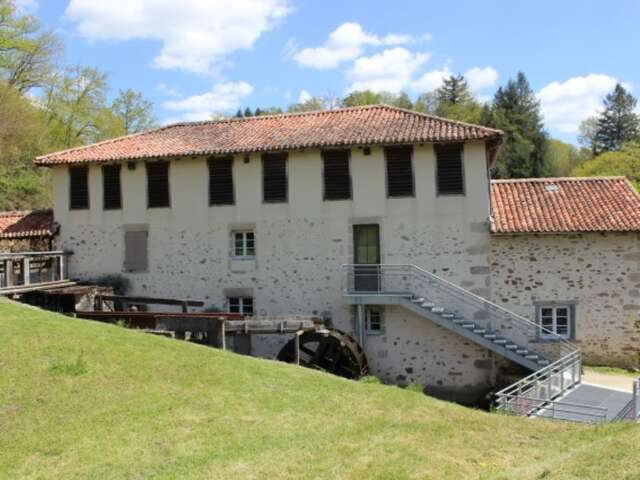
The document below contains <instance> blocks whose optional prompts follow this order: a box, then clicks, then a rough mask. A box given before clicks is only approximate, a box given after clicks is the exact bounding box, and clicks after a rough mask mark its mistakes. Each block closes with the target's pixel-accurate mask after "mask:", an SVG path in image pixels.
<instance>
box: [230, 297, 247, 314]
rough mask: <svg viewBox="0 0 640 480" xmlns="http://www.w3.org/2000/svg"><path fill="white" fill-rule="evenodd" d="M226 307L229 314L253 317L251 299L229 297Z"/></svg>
mask: <svg viewBox="0 0 640 480" xmlns="http://www.w3.org/2000/svg"><path fill="white" fill-rule="evenodd" d="M227 307H228V310H229V312H231V313H241V314H242V315H253V297H229V298H227Z"/></svg>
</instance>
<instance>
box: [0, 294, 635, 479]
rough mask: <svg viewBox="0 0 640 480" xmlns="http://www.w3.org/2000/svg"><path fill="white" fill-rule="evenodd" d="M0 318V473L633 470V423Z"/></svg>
mask: <svg viewBox="0 0 640 480" xmlns="http://www.w3.org/2000/svg"><path fill="white" fill-rule="evenodd" d="M0 327H1V329H0V478H65V479H75V478H82V479H85V478H100V479H102V478H150V477H153V478H245V479H246V478H307V479H311V478H380V479H382V478H456V479H457V478H487V479H488V478H504V479H513V478H554V479H555V478H561V479H565V478H598V479H601V478H612V479H613V478H615V479H619V478H640V462H639V461H638V459H637V450H635V448H636V447H633V445H636V446H637V445H638V444H640V427H639V426H636V425H630V424H618V425H608V426H604V427H583V426H575V425H565V424H561V423H550V422H545V421H534V420H524V419H518V418H509V417H505V416H502V415H496V414H489V413H484V412H480V411H473V410H469V409H465V408H462V407H458V406H456V405H452V404H448V403H444V402H440V401H437V400H434V399H431V398H428V397H425V396H423V395H420V394H417V393H413V392H408V391H403V390H401V389H399V388H395V387H387V386H380V385H368V384H362V383H357V382H351V381H347V380H343V379H340V378H335V377H332V376H329V375H325V374H323V373H320V372H313V371H309V370H305V369H302V368H298V367H294V366H289V365H284V364H279V363H274V362H269V361H264V360H256V359H253V358H248V357H241V356H237V355H234V354H232V353H227V352H221V351H217V350H214V349H210V348H206V347H202V346H197V345H191V344H187V343H184V342H178V341H175V340H170V339H165V338H160V337H155V336H152V335H147V334H143V333H139V332H134V331H130V330H126V329H124V328H120V327H116V326H109V325H102V324H97V323H92V322H87V321H83V320H75V319H70V318H66V317H62V316H59V315H55V314H50V313H46V312H41V311H38V310H35V309H30V308H26V307H23V306H18V305H15V304H10V303H9V302H7V301H3V300H1V299H0ZM81 353H82V354H83V358H84V360H85V361H86V372H85V373H80V374H77V373H79V372H78V371H80V372H81V371H82V369H81V368H80V369H74V368H73V367H70V368H65V365H67V366H70V365H73V364H74V363H75V362H76V360H77V359H78V357H79V355H80V354H81ZM605 459H608V460H605Z"/></svg>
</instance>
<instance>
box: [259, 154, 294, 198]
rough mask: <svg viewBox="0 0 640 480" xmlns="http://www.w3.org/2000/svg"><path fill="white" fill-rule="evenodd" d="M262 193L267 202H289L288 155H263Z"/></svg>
mask: <svg viewBox="0 0 640 480" xmlns="http://www.w3.org/2000/svg"><path fill="white" fill-rule="evenodd" d="M262 192H263V199H264V201H265V202H271V203H278V202H286V201H287V197H288V185H287V154H286V153H265V154H263V155H262Z"/></svg>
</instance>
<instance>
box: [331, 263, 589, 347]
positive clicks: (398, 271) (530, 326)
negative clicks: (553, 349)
mask: <svg viewBox="0 0 640 480" xmlns="http://www.w3.org/2000/svg"><path fill="white" fill-rule="evenodd" d="M372 267H376V268H378V272H376V273H372V274H367V273H358V274H357V275H358V276H361V277H362V276H367V275H369V276H372V277H373V276H388V275H398V276H406V275H421V276H423V277H427V278H428V279H429V280H431V281H434V282H436V283H437V284H440V285H441V286H443V287H445V288H447V289H449V290H453V291H454V292H455V294H457V296H458V297H461V298H462V299H463V301H466V302H475V304H476V305H477V304H480V305H481V306H482V307H483V308H487V309H491V310H494V311H497V312H500V314H502V315H503V316H506V317H507V320H508V321H510V323H511V324H512V325H514V326H516V327H518V328H520V329H523V328H524V329H526V331H527V332H531V331H534V332H543V333H544V334H545V335H546V336H548V339H549V340H551V341H553V342H554V344H555V345H556V346H557V347H558V348H559V349H560V350H561V351H563V352H564V353H565V354H570V353H573V352H575V351H578V348H577V347H576V346H575V345H573V344H572V343H571V342H569V341H568V340H566V339H565V338H563V337H561V336H560V335H558V334H556V333H555V332H553V331H551V330H549V329H547V328H544V327H542V326H541V325H539V324H537V323H535V322H532V321H531V320H529V319H528V318H526V317H523V316H522V315H518V314H517V313H514V312H512V311H510V310H507V309H506V308H504V307H502V306H500V305H498V304H496V303H494V302H492V301H490V300H487V299H486V298H484V297H481V296H480V295H477V294H475V293H473V292H470V291H469V290H466V289H464V288H462V287H460V286H458V285H456V284H455V283H452V282H450V281H448V280H445V279H444V278H441V277H439V276H437V275H435V274H433V273H431V272H428V271H427V270H424V269H422V268H420V267H418V266H416V265H411V264H379V265H376V264H345V265H343V266H342V268H343V270H345V271H346V272H347V274H348V273H355V270H356V269H357V268H372ZM344 290H345V294H346V295H353V294H358V295H362V294H363V293H364V294H366V293H369V292H360V291H357V292H355V291H353V292H352V291H350V290H349V288H345V289H344ZM370 293H371V294H377V295H384V294H389V293H386V292H384V291H382V290H378V291H372V292H370ZM392 293H393V292H392ZM411 293H412V294H417V292H411Z"/></svg>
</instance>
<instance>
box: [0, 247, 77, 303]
mask: <svg viewBox="0 0 640 480" xmlns="http://www.w3.org/2000/svg"><path fill="white" fill-rule="evenodd" d="M69 255H71V252H66V251H62V250H56V251H44V252H6V253H0V293H2V294H6V293H15V292H17V291H24V289H29V288H33V287H40V286H43V285H50V284H56V285H57V284H60V283H64V282H66V281H68V269H67V257H68V256H69Z"/></svg>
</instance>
